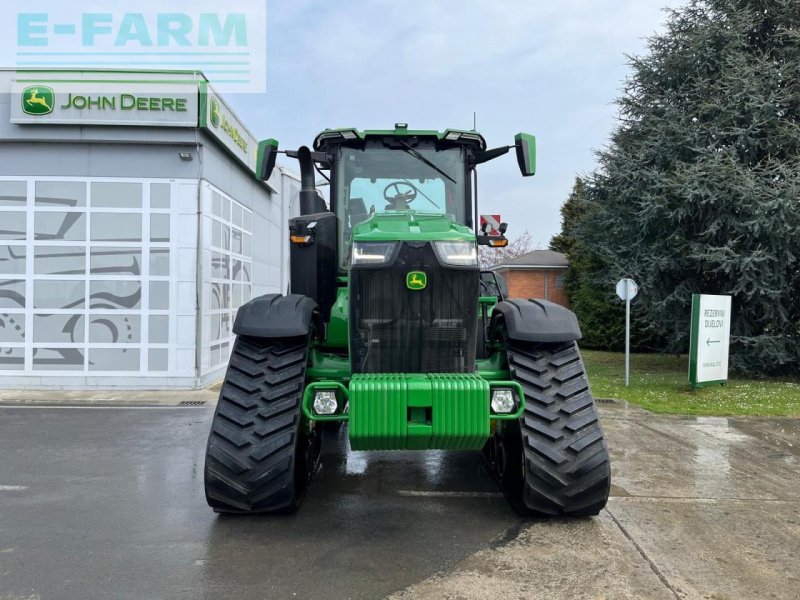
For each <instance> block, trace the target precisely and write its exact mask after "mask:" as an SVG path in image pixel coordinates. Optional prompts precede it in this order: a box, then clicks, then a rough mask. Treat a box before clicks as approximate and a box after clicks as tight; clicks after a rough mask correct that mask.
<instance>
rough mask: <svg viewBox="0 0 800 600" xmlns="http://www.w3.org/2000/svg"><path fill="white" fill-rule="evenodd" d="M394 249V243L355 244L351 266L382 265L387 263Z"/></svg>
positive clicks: (395, 244) (395, 246) (395, 245)
mask: <svg viewBox="0 0 800 600" xmlns="http://www.w3.org/2000/svg"><path fill="white" fill-rule="evenodd" d="M395 248H397V243H396V242H355V243H354V244H353V255H352V258H351V264H354V265H382V264H384V263H386V262H388V261H389V259H390V258H391V257H392V255H393V254H394V251H395Z"/></svg>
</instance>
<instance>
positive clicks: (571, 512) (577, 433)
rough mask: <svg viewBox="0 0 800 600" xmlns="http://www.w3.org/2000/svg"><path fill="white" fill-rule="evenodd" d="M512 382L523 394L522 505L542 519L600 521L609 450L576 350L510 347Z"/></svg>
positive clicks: (569, 347) (571, 347)
mask: <svg viewBox="0 0 800 600" xmlns="http://www.w3.org/2000/svg"><path fill="white" fill-rule="evenodd" d="M507 355H508V364H509V370H510V371H511V376H512V377H513V379H514V380H515V381H517V382H519V383H520V384H521V385H522V388H523V391H524V392H525V401H526V406H525V414H524V415H523V417H522V418H521V419H520V429H521V432H522V441H523V447H524V451H525V469H526V473H525V488H524V492H523V496H524V497H523V502H524V505H525V507H526V508H527V510H528V511H529V512H530V513H531V514H533V515H538V516H544V515H547V516H562V515H563V516H587V515H596V514H598V513H599V512H600V510H602V509H603V507H604V506H605V505H606V502H607V500H608V493H609V489H610V484H611V470H610V462H609V456H608V446H607V445H606V441H605V439H604V437H603V430H602V429H601V427H600V422H599V420H598V416H597V408H596V405H595V402H594V399H593V398H592V394H591V391H590V390H589V382H588V379H587V377H586V371H585V369H584V366H583V360H582V359H581V356H580V352H579V351H578V346H577V344H575V343H574V342H570V343H565V344H549V345H542V344H526V343H520V342H509V347H508V350H507Z"/></svg>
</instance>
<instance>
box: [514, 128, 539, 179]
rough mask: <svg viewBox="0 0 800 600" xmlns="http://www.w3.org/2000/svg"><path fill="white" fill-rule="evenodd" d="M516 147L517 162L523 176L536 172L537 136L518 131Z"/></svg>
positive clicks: (515, 137) (515, 138)
mask: <svg viewBox="0 0 800 600" xmlns="http://www.w3.org/2000/svg"><path fill="white" fill-rule="evenodd" d="M514 147H515V148H516V150H517V164H519V171H520V173H522V176H523V177H530V176H531V175H535V174H536V137H535V136H533V135H531V134H530V133H518V134H517V135H515V136H514Z"/></svg>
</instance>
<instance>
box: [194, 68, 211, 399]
mask: <svg viewBox="0 0 800 600" xmlns="http://www.w3.org/2000/svg"><path fill="white" fill-rule="evenodd" d="M195 79H197V71H195ZM198 93H200V89H198ZM206 102H208V96H206ZM200 110H201V111H202V110H207V107H206V106H205V105H204V103H203V102H200ZM194 141H195V151H196V152H197V260H196V261H195V338H194V373H195V376H194V389H199V383H200V381H201V378H202V369H203V362H202V361H203V310H202V308H203V262H204V261H203V250H204V244H203V149H202V145H201V144H200V124H199V123H198V124H197V126H196V127H195V129H194Z"/></svg>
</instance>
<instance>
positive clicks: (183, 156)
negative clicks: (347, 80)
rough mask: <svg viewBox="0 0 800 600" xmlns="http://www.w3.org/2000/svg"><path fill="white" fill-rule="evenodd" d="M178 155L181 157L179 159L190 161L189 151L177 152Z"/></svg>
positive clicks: (190, 154)
mask: <svg viewBox="0 0 800 600" xmlns="http://www.w3.org/2000/svg"><path fill="white" fill-rule="evenodd" d="M178 156H180V157H181V160H186V161H190V160H192V158H193V156H192V153H191V152H178Z"/></svg>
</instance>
